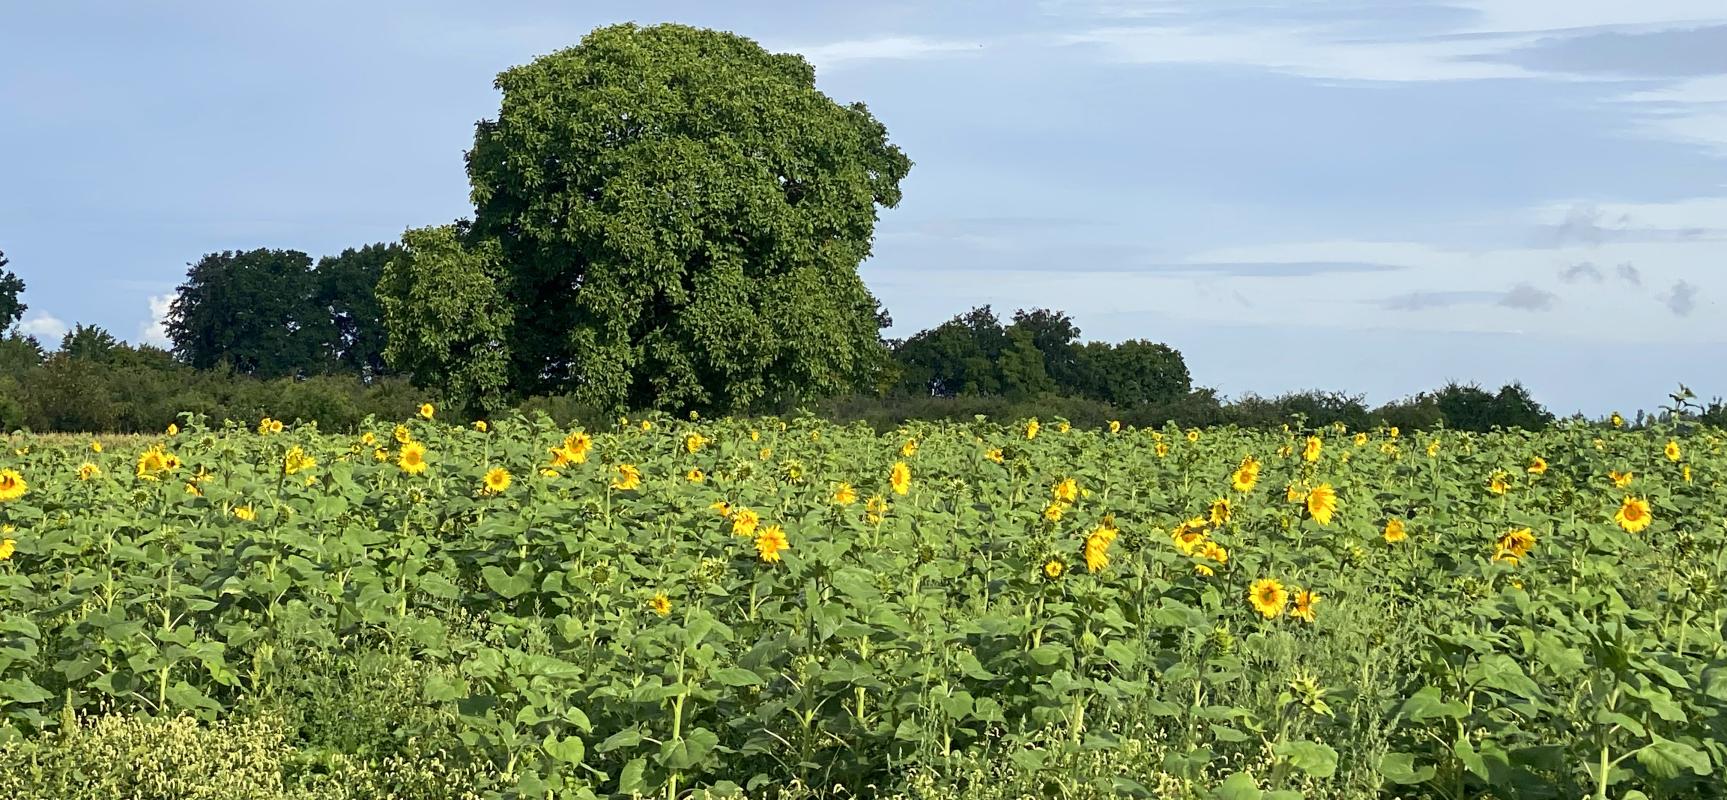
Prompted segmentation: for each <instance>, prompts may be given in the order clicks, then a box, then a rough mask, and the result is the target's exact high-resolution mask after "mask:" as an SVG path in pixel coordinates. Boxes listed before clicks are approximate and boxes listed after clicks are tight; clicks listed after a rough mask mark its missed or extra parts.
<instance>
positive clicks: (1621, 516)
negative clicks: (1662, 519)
mask: <svg viewBox="0 0 1727 800" xmlns="http://www.w3.org/2000/svg"><path fill="white" fill-rule="evenodd" d="M1613 521H1614V522H1617V523H1619V527H1621V528H1624V529H1625V531H1626V532H1627V533H1641V532H1643V530H1644V529H1645V528H1648V527H1649V525H1650V523H1653V522H1654V521H1655V517H1654V514H1653V512H1652V511H1651V509H1650V508H1649V501H1648V500H1645V499H1643V498H1641V497H1626V498H1625V500H1624V502H1622V503H1620V504H1619V511H1618V512H1617V513H1615V514H1614V515H1613Z"/></svg>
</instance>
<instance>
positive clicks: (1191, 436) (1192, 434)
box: [1187, 428, 1199, 443]
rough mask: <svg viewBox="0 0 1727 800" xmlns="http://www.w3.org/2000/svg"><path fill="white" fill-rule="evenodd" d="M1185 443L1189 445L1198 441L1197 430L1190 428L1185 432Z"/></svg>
mask: <svg viewBox="0 0 1727 800" xmlns="http://www.w3.org/2000/svg"><path fill="white" fill-rule="evenodd" d="M1187 441H1188V442H1189V443H1194V442H1198V441H1199V429H1198V428H1191V429H1189V430H1188V431H1187Z"/></svg>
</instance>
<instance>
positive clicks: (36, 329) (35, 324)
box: [18, 311, 67, 347]
mask: <svg viewBox="0 0 1727 800" xmlns="http://www.w3.org/2000/svg"><path fill="white" fill-rule="evenodd" d="M18 330H19V332H20V333H23V334H25V335H27V336H34V337H36V338H37V339H38V340H40V341H41V342H42V344H43V345H44V346H47V347H53V346H54V345H57V344H59V343H60V337H62V336H65V335H66V331H67V325H66V322H65V320H62V319H60V318H58V317H56V316H54V315H52V314H49V313H47V312H45V311H37V312H34V313H32V314H31V315H30V316H28V317H25V318H24V319H23V320H22V321H20V322H19V323H18Z"/></svg>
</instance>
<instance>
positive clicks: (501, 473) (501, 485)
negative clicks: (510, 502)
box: [483, 467, 512, 494]
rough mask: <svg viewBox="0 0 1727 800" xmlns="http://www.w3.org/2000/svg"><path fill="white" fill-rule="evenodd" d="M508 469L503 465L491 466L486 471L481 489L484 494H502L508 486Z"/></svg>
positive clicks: (509, 478)
mask: <svg viewBox="0 0 1727 800" xmlns="http://www.w3.org/2000/svg"><path fill="white" fill-rule="evenodd" d="M511 480H512V479H511V477H510V471H509V470H507V469H504V468H503V467H492V468H491V469H489V470H487V471H486V477H485V479H484V484H485V485H484V487H483V490H484V491H485V493H486V494H503V493H504V490H506V489H508V488H510V481H511Z"/></svg>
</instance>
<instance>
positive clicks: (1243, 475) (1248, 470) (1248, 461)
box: [1229, 456, 1259, 493]
mask: <svg viewBox="0 0 1727 800" xmlns="http://www.w3.org/2000/svg"><path fill="white" fill-rule="evenodd" d="M1257 483H1259V459H1257V458H1254V457H1253V456H1248V457H1246V458H1243V459H1242V460H1241V466H1239V467H1236V468H1235V472H1234V473H1232V474H1231V475H1230V476H1229V485H1230V488H1232V489H1234V490H1236V491H1238V492H1243V493H1245V492H1251V491H1253V487H1254V485H1255V484H1257Z"/></svg>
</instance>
